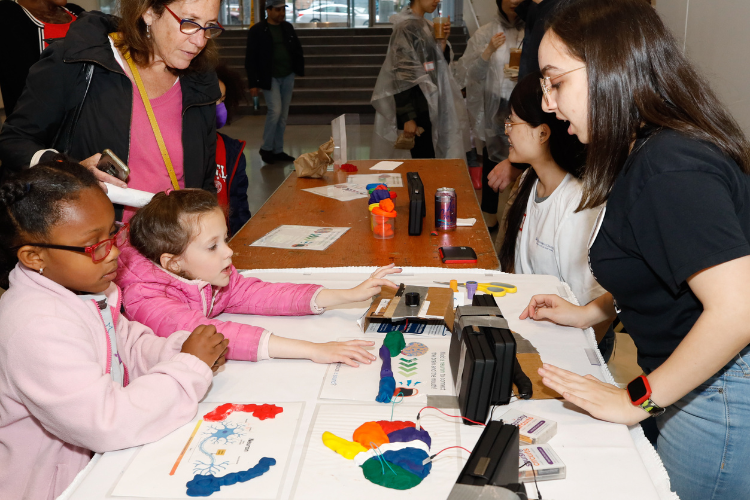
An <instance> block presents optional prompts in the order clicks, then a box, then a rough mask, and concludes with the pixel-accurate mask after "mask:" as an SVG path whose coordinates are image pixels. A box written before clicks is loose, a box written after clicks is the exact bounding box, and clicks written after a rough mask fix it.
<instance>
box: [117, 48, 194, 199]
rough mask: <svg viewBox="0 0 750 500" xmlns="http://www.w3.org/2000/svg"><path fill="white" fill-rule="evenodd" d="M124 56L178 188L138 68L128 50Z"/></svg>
mask: <svg viewBox="0 0 750 500" xmlns="http://www.w3.org/2000/svg"><path fill="white" fill-rule="evenodd" d="M114 35H115V34H114V33H113V34H112V35H110V36H112V39H113V40H116V38H115V36H114ZM124 56H125V60H126V61H127V62H128V66H129V67H130V71H131V73H133V79H134V80H135V85H136V87H138V92H139V93H140V94H141V100H142V101H143V105H144V106H145V107H146V114H147V115H148V121H149V122H151V129H153V131H154V136H155V137H156V142H157V144H159V151H161V157H162V159H163V160H164V165H166V167H167V172H168V173H169V179H170V180H171V181H172V187H173V188H174V189H175V190H179V189H180V184H179V183H178V182H177V176H176V175H175V173H174V167H172V160H170V159H169V152H168V151H167V146H166V145H165V144H164V138H163V137H162V136H161V130H159V124H158V123H157V122H156V115H154V110H153V108H152V107H151V101H149V99H148V94H147V93H146V88H145V87H144V86H143V80H142V79H141V74H140V73H139V72H138V68H137V67H136V65H135V62H133V58H131V57H130V51H127V52H125V54H124Z"/></svg>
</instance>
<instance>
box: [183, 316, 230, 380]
mask: <svg viewBox="0 0 750 500" xmlns="http://www.w3.org/2000/svg"><path fill="white" fill-rule="evenodd" d="M228 345H229V339H225V338H224V335H222V334H221V333H219V332H217V331H216V327H215V326H213V325H200V326H198V328H196V329H195V330H193V333H191V334H190V336H189V337H188V338H187V339H185V342H183V343H182V350H181V352H185V353H188V354H192V355H193V356H195V357H197V358H198V359H200V360H201V361H203V362H204V363H206V364H207V365H208V367H209V368H211V370H213V371H216V370H218V369H219V367H220V366H221V365H223V364H224V363H226V362H227V359H226V354H227V346H228Z"/></svg>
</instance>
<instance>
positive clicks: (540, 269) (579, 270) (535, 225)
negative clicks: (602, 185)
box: [515, 174, 605, 305]
mask: <svg viewBox="0 0 750 500" xmlns="http://www.w3.org/2000/svg"><path fill="white" fill-rule="evenodd" d="M538 184H539V180H538V179H537V181H536V182H535V183H534V186H533V188H532V190H531V194H530V195H529V201H528V202H527V204H526V214H525V215H524V220H523V222H522V223H521V228H520V230H519V231H520V234H519V235H518V238H517V239H516V263H515V267H516V273H518V274H549V275H552V276H556V277H557V278H558V279H559V280H561V281H564V282H565V283H567V284H568V285H569V286H570V288H571V289H572V290H573V293H575V295H576V298H577V299H578V303H579V304H581V305H585V304H588V303H589V302H591V301H592V300H593V299H595V298H597V297H599V296H600V295H602V294H604V293H605V290H604V289H603V288H602V287H601V286H600V285H599V283H597V282H596V280H595V279H594V276H593V275H592V274H591V270H590V269H589V264H588V241H589V237H590V236H591V230H592V228H593V227H594V224H595V223H596V218H597V216H598V215H599V212H600V210H601V207H597V208H592V209H587V210H583V211H581V212H578V213H576V212H575V210H576V208H577V207H578V204H579V203H580V201H581V194H582V188H581V181H579V180H578V179H576V178H575V177H573V176H572V175H570V174H568V175H566V176H565V178H564V179H563V181H562V182H561V183H560V185H559V186H557V189H555V190H554V191H553V192H552V194H551V195H550V196H549V197H547V198H546V199H544V200H542V201H540V202H537V201H535V194H536V189H537V185H538Z"/></svg>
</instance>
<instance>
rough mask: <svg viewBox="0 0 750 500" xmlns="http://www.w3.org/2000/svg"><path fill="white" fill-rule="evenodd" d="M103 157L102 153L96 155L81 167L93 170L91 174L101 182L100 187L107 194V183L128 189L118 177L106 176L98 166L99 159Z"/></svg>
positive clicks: (87, 159)
mask: <svg viewBox="0 0 750 500" xmlns="http://www.w3.org/2000/svg"><path fill="white" fill-rule="evenodd" d="M101 157H102V154H101V153H96V154H95V155H94V156H89V157H88V158H86V159H85V160H83V161H82V162H81V165H83V166H84V167H86V168H88V169H89V170H91V173H92V174H94V177H96V179H97V180H98V181H99V185H100V186H101V187H102V189H103V190H104V192H105V193H106V192H107V186H105V185H104V183H105V182H108V183H110V184H114V185H115V186H119V187H121V188H126V187H128V185H127V184H126V183H125V182H123V181H121V180H120V179H118V178H117V177H113V176H111V175H109V174H105V173H104V172H102V171H101V170H99V169H98V168H96V166H97V165H98V164H99V158H101Z"/></svg>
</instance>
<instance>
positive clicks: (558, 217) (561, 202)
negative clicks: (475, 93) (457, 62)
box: [498, 71, 615, 362]
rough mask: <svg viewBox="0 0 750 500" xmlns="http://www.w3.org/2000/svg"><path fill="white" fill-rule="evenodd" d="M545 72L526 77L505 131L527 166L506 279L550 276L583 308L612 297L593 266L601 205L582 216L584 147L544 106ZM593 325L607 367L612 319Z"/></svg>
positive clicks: (510, 231) (511, 219) (515, 158)
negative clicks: (591, 244) (591, 255)
mask: <svg viewBox="0 0 750 500" xmlns="http://www.w3.org/2000/svg"><path fill="white" fill-rule="evenodd" d="M541 76H542V75H541V73H540V72H538V71H537V72H536V73H531V74H529V75H526V77H525V78H522V79H521V80H520V81H519V82H518V85H517V86H516V88H515V89H514V90H513V93H512V94H511V95H510V106H509V111H508V113H509V114H508V118H507V121H506V122H505V131H506V134H507V136H508V139H509V143H510V150H509V156H508V159H509V160H510V161H512V162H518V163H524V164H528V165H529V168H528V169H527V170H526V173H525V174H523V177H521V182H520V185H519V188H518V192H517V196H516V198H515V199H514V201H513V204H512V205H511V207H510V209H509V210H508V216H507V219H506V221H505V225H504V227H501V228H500V230H501V231H503V232H504V233H505V238H504V239H503V244H502V247H501V248H500V252H499V255H498V257H499V260H500V268H501V269H502V270H503V271H504V272H507V273H517V274H548V275H551V276H555V277H556V278H558V279H559V280H560V281H564V282H565V283H567V284H568V286H570V289H571V290H572V291H573V293H574V294H575V296H576V299H577V300H578V302H579V303H580V304H588V303H589V302H591V301H592V300H594V299H596V298H597V297H599V296H600V295H603V294H604V293H606V291H605V290H604V289H603V288H602V287H601V286H600V285H599V283H597V282H596V279H595V278H594V276H593V275H592V274H591V270H590V269H589V264H588V246H587V244H588V241H589V236H590V235H591V229H592V228H593V227H594V223H595V222H596V218H597V216H598V214H599V212H600V210H601V207H594V208H590V209H586V210H580V211H579V210H578V205H579V204H580V203H581V194H582V186H581V181H580V180H579V177H580V175H581V171H582V170H583V163H584V160H585V159H586V154H585V148H584V146H583V144H581V142H580V141H579V140H578V139H577V138H576V137H574V136H571V135H569V134H568V131H567V127H566V126H565V123H563V122H562V121H560V120H558V119H557V118H555V115H554V114H552V113H545V112H544V111H543V110H542V107H541V105H540V102H541V99H542V89H541V88H540V87H539V77H541ZM608 319H609V321H604V322H602V323H601V324H598V325H594V333H595V335H596V339H597V341H598V343H599V350H600V351H601V353H602V357H603V358H604V361H605V362H606V361H609V358H610V356H611V355H612V350H613V347H614V337H615V333H614V331H613V330H612V329H611V328H610V325H611V324H612V319H614V317H612V318H608Z"/></svg>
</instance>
